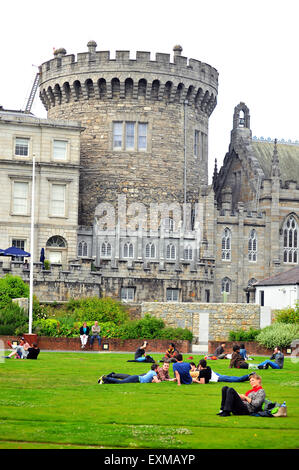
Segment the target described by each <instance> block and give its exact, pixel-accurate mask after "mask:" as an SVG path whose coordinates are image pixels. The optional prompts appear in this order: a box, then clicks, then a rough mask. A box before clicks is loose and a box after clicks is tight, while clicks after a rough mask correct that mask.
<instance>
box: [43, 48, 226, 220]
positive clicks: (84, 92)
mask: <svg viewBox="0 0 299 470" xmlns="http://www.w3.org/2000/svg"><path fill="white" fill-rule="evenodd" d="M87 47H88V52H83V53H78V54H77V59H76V58H75V56H74V55H67V53H66V50H65V49H63V48H61V49H57V50H55V52H54V59H52V60H49V61H48V62H45V63H44V64H42V65H41V66H40V82H39V87H40V98H41V100H42V102H43V104H44V106H45V108H46V109H47V111H48V117H49V118H50V119H72V120H79V121H81V124H82V126H83V127H84V128H85V130H84V131H83V132H82V136H81V172H80V209H79V223H80V224H81V225H91V224H92V223H93V219H94V211H95V207H96V206H97V205H98V204H99V203H101V202H109V203H112V204H113V205H115V206H116V202H117V199H118V195H126V196H127V203H128V204H129V203H131V202H140V203H143V204H145V205H146V206H147V207H148V206H149V204H151V203H153V202H157V203H172V202H179V203H180V204H181V203H183V202H193V201H195V200H197V197H198V194H199V188H200V186H202V185H206V184H207V183H208V122H209V116H210V115H211V113H212V111H213V110H214V108H215V106H216V102H217V91H218V72H217V70H215V69H214V68H213V67H211V66H210V65H208V64H205V63H202V62H200V61H198V60H194V59H189V60H188V59H187V58H186V57H183V56H182V55H181V53H182V47H181V46H175V47H174V49H173V52H174V54H173V61H171V58H170V54H162V53H157V54H156V55H155V60H151V57H150V52H139V51H137V52H136V58H135V59H131V58H130V53H129V51H116V54H115V59H111V58H110V53H109V51H97V50H96V48H97V44H96V43H95V41H89V42H88V44H87Z"/></svg>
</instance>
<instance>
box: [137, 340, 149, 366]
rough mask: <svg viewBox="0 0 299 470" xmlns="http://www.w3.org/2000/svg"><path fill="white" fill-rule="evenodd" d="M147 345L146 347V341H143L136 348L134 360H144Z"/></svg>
mask: <svg viewBox="0 0 299 470" xmlns="http://www.w3.org/2000/svg"><path fill="white" fill-rule="evenodd" d="M147 347H148V342H147V341H144V342H143V344H142V346H140V347H139V348H137V349H136V352H135V357H134V359H135V361H138V362H144V361H145V360H146V353H145V350H146V348H147Z"/></svg>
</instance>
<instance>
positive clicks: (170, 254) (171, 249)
mask: <svg viewBox="0 0 299 470" xmlns="http://www.w3.org/2000/svg"><path fill="white" fill-rule="evenodd" d="M175 258H176V249H175V245H173V244H172V243H169V245H167V247H166V259H175Z"/></svg>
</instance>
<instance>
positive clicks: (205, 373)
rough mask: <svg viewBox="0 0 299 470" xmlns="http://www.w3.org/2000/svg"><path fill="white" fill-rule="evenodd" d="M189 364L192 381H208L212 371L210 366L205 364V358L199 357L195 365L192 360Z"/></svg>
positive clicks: (203, 382)
mask: <svg viewBox="0 0 299 470" xmlns="http://www.w3.org/2000/svg"><path fill="white" fill-rule="evenodd" d="M190 366H191V371H190V375H191V377H192V381H193V382H195V383H197V384H208V383H209V381H210V379H211V376H212V371H211V368H210V366H207V361H206V360H205V359H201V360H200V361H199V364H198V366H197V367H196V365H195V364H194V362H190Z"/></svg>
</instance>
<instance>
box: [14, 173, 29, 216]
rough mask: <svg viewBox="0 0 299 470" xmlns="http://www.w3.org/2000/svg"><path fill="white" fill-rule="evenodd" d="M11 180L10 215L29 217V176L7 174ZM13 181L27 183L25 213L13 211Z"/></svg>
mask: <svg viewBox="0 0 299 470" xmlns="http://www.w3.org/2000/svg"><path fill="white" fill-rule="evenodd" d="M8 177H9V178H10V180H11V193H10V194H11V195H10V213H9V215H10V216H14V217H30V215H31V181H32V177H31V176H19V175H8ZM15 183H27V185H28V192H27V208H26V209H27V210H26V213H23V212H22V213H21V214H17V213H15V212H14V185H15Z"/></svg>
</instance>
